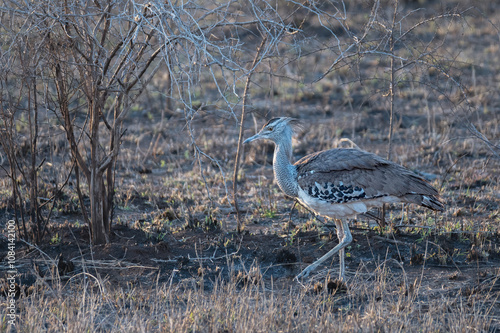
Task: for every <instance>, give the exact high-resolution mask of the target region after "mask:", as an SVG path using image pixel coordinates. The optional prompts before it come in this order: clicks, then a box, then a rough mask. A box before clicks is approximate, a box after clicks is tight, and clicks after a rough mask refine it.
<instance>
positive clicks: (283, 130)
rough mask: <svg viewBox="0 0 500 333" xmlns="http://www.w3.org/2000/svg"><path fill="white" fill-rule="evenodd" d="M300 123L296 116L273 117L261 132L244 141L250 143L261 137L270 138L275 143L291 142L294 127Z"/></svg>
mask: <svg viewBox="0 0 500 333" xmlns="http://www.w3.org/2000/svg"><path fill="white" fill-rule="evenodd" d="M298 125H299V121H298V120H297V119H295V118H290V117H281V118H273V119H271V120H269V121H268V122H267V124H265V125H264V127H262V129H261V130H260V132H259V133H257V134H255V135H254V136H252V137H250V138H248V139H246V140H245V141H244V142H243V143H249V142H252V141H255V140H259V139H268V140H271V141H273V142H274V143H279V142H281V141H285V140H286V141H289V142H290V143H291V141H292V134H293V130H294V127H296V126H298Z"/></svg>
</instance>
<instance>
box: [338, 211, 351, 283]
mask: <svg viewBox="0 0 500 333" xmlns="http://www.w3.org/2000/svg"><path fill="white" fill-rule="evenodd" d="M336 224H337V237H338V238H339V239H342V241H341V242H345V243H346V244H345V246H347V245H348V244H349V243H350V242H352V235H351V231H350V230H349V225H348V224H347V221H345V220H341V221H340V223H336ZM339 225H340V226H341V228H339ZM345 246H344V247H343V248H341V249H340V251H339V256H340V272H339V279H340V280H341V281H345V249H344V248H345Z"/></svg>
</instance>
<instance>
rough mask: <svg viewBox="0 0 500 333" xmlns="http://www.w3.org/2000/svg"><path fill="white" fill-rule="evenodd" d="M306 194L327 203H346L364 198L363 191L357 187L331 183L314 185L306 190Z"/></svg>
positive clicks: (364, 193)
mask: <svg viewBox="0 0 500 333" xmlns="http://www.w3.org/2000/svg"><path fill="white" fill-rule="evenodd" d="M307 194H308V195H310V196H311V197H314V198H317V199H319V200H322V201H326V202H329V203H346V202H349V201H355V200H362V199H364V198H366V192H365V190H364V189H362V188H361V187H359V186H353V185H348V186H346V185H344V184H343V183H342V182H339V184H338V185H335V184H334V183H331V182H326V183H324V184H318V183H315V184H314V185H312V186H309V187H308V188H307Z"/></svg>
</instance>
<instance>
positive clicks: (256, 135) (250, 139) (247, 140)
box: [243, 133, 260, 143]
mask: <svg viewBox="0 0 500 333" xmlns="http://www.w3.org/2000/svg"><path fill="white" fill-rule="evenodd" d="M257 139H260V133H257V134H255V135H254V136H252V137H249V138H248V139H246V140H245V141H243V143H249V142H252V141H254V140H257Z"/></svg>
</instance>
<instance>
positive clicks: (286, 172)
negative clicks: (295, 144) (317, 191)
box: [273, 142, 298, 197]
mask: <svg viewBox="0 0 500 333" xmlns="http://www.w3.org/2000/svg"><path fill="white" fill-rule="evenodd" d="M291 157H292V144H291V142H290V144H288V145H287V144H282V143H277V144H276V147H275V148H274V158H273V170H274V177H275V178H276V181H277V182H278V186H279V187H280V189H281V190H282V191H283V192H285V194H286V195H288V196H291V197H296V196H297V192H298V183H297V170H296V168H295V166H294V165H292V164H291V163H290V159H291Z"/></svg>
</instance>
